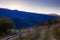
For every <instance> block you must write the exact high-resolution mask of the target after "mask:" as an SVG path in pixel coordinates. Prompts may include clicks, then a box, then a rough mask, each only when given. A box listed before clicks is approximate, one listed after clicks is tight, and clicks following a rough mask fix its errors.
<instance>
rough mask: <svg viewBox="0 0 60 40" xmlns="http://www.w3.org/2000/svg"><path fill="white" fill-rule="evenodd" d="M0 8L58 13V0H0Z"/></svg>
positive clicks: (59, 10)
mask: <svg viewBox="0 0 60 40" xmlns="http://www.w3.org/2000/svg"><path fill="white" fill-rule="evenodd" d="M0 8H8V9H12V10H14V9H17V10H22V11H28V12H36V13H46V14H48V13H58V14H59V13H60V1H59V0H0Z"/></svg>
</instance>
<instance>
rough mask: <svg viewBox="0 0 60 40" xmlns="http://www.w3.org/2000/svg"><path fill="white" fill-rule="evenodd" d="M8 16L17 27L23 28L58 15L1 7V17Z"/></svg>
mask: <svg viewBox="0 0 60 40" xmlns="http://www.w3.org/2000/svg"><path fill="white" fill-rule="evenodd" d="M4 16H7V17H9V18H11V19H12V20H13V21H14V23H15V25H16V28H17V29H21V28H22V27H32V26H34V25H36V24H37V22H39V21H44V22H45V21H47V20H48V19H49V18H50V19H52V18H56V17H57V16H53V15H46V14H42V13H40V14H37V13H30V12H24V11H18V10H10V9H4V8H0V17H4Z"/></svg>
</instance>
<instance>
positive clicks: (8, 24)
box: [0, 17, 15, 36]
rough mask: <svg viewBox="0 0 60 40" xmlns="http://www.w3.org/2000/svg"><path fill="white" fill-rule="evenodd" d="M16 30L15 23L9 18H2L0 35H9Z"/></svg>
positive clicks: (0, 19)
mask: <svg viewBox="0 0 60 40" xmlns="http://www.w3.org/2000/svg"><path fill="white" fill-rule="evenodd" d="M13 28H15V25H14V23H13V21H12V20H11V19H10V18H8V17H3V18H0V35H1V36H2V35H7V34H9V33H10V31H11V29H13Z"/></svg>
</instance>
